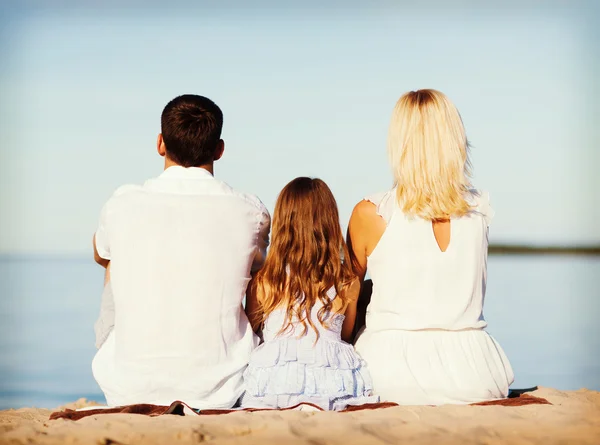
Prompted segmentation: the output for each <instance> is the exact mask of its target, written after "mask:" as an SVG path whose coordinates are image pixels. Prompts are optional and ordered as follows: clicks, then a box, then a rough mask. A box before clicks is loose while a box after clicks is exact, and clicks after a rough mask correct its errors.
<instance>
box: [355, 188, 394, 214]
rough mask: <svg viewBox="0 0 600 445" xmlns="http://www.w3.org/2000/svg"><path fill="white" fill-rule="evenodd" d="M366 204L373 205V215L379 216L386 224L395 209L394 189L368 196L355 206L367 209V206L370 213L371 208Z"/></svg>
mask: <svg viewBox="0 0 600 445" xmlns="http://www.w3.org/2000/svg"><path fill="white" fill-rule="evenodd" d="M367 203H371V204H374V205H375V213H377V215H379V216H381V217H382V218H383V219H384V220H385V221H386V222H389V221H390V219H391V218H392V215H393V214H394V211H395V209H396V188H395V187H394V188H393V189H391V190H387V191H385V192H379V193H374V194H372V195H368V196H366V197H365V198H363V200H362V201H361V202H360V203H359V204H358V205H357V207H358V206H363V207H367V206H369V207H370V208H371V211H372V206H370V205H369V204H367Z"/></svg>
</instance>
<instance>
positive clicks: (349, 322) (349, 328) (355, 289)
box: [342, 278, 360, 343]
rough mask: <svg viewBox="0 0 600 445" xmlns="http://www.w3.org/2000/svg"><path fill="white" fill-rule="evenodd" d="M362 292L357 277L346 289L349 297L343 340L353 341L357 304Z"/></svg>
mask: <svg viewBox="0 0 600 445" xmlns="http://www.w3.org/2000/svg"><path fill="white" fill-rule="evenodd" d="M359 292H360V281H359V280H358V278H357V279H355V280H354V281H353V282H352V284H351V285H350V286H349V287H348V289H347V290H346V296H347V297H348V300H349V301H348V305H347V306H346V310H345V311H344V316H345V317H346V318H344V323H343V324H342V340H344V341H345V342H348V343H352V340H353V338H352V337H353V335H352V333H353V331H354V323H355V321H356V305H357V303H358V294H359Z"/></svg>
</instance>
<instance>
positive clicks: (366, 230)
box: [346, 200, 386, 283]
mask: <svg viewBox="0 0 600 445" xmlns="http://www.w3.org/2000/svg"><path fill="white" fill-rule="evenodd" d="M385 228H386V224H385V221H384V220H383V218H382V217H381V216H379V215H378V214H377V207H376V206H375V204H373V203H372V202H370V201H365V200H363V201H361V202H359V203H358V204H356V206H355V207H354V210H353V211H352V216H351V217H350V223H349V224H348V235H347V240H346V243H347V244H348V250H349V251H350V261H351V262H352V269H353V270H354V273H355V274H356V276H357V277H358V279H359V280H360V282H361V283H362V282H363V280H364V279H365V274H366V273H367V257H368V256H369V255H371V253H372V252H373V249H375V246H377V243H378V242H379V239H380V238H381V235H383V232H385Z"/></svg>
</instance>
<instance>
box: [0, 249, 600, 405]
mask: <svg viewBox="0 0 600 445" xmlns="http://www.w3.org/2000/svg"><path fill="white" fill-rule="evenodd" d="M488 275H489V276H488V293H487V297H486V305H485V316H486V319H487V321H488V323H489V327H488V331H489V332H490V333H491V334H492V335H493V336H494V337H495V338H496V339H497V340H498V341H499V342H500V344H501V345H502V347H503V348H504V350H505V352H506V353H507V355H508V357H509V359H510V361H511V363H512V365H513V368H514V370H515V374H516V380H515V383H514V384H513V388H523V387H529V386H534V385H542V386H552V387H555V388H559V389H578V388H581V387H586V388H590V389H596V390H600V327H599V323H598V317H599V315H600V298H599V297H600V293H599V291H598V279H597V277H598V276H600V257H583V256H539V255H537V256H490V258H489V264H488ZM102 281H103V271H102V269H101V268H100V267H99V266H97V265H95V264H94V263H93V262H92V261H91V259H52V258H11V257H8V258H6V257H5V258H2V259H0V409H4V408H9V407H13V408H17V407H23V406H38V407H48V408H53V407H57V406H59V405H61V404H64V403H67V402H70V401H73V400H75V399H78V398H80V397H86V398H88V399H92V400H97V401H100V402H104V397H103V395H102V393H101V391H100V389H99V388H98V386H97V385H96V382H95V381H94V378H93V376H92V372H91V362H92V358H93V356H94V353H95V348H94V333H93V324H94V321H95V320H96V317H97V315H98V311H99V307H100V294H101V289H102Z"/></svg>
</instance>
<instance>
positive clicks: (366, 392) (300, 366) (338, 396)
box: [243, 337, 379, 409]
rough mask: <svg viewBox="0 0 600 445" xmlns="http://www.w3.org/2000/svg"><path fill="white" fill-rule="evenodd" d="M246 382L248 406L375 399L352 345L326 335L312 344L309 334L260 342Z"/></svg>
mask: <svg viewBox="0 0 600 445" xmlns="http://www.w3.org/2000/svg"><path fill="white" fill-rule="evenodd" d="M244 383H245V387H246V392H247V396H245V401H243V404H245V405H246V406H250V405H252V406H266V405H269V406H272V407H284V406H282V405H281V403H282V402H284V403H291V402H292V401H296V402H298V401H304V402H310V403H315V404H317V405H319V406H321V407H322V408H323V409H342V408H343V407H345V406H347V405H349V404H350V405H352V404H362V403H373V402H376V401H378V400H379V399H378V397H373V396H372V391H373V385H372V382H371V376H370V374H369V372H368V370H367V369H366V368H365V363H364V361H363V360H362V359H360V357H359V356H358V355H357V354H356V352H355V351H354V347H353V346H352V345H350V344H348V343H344V342H342V341H339V340H337V341H336V340H330V339H327V338H321V339H319V340H318V341H317V343H316V344H315V343H314V338H310V337H302V338H294V337H283V338H278V339H275V340H272V341H268V342H266V343H264V344H262V345H261V346H259V347H258V348H257V349H256V350H255V351H254V353H253V354H252V357H251V359H250V363H249V365H248V368H246V371H245V372H244ZM260 398H262V399H263V400H262V401H261V400H259V399H260ZM340 401H343V403H341V404H340V403H339V402H340ZM298 403H299V402H298Z"/></svg>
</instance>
